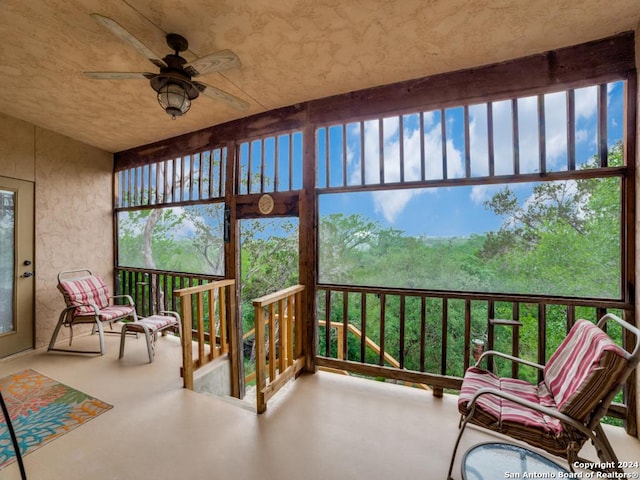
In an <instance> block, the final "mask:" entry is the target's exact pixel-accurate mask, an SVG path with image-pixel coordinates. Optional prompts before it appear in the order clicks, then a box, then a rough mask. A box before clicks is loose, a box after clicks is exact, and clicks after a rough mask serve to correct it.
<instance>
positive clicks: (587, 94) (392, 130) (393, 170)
mask: <svg viewBox="0 0 640 480" xmlns="http://www.w3.org/2000/svg"><path fill="white" fill-rule="evenodd" d="M623 94H624V86H623V83H622V82H617V83H612V84H609V86H608V116H607V118H608V120H607V133H608V143H609V145H613V144H614V143H615V142H616V141H618V140H619V139H621V138H622V132H623ZM537 103H538V100H537V97H527V98H520V99H518V124H519V132H520V135H519V142H520V149H519V152H520V172H521V173H533V172H536V171H538V159H539V152H538V116H537V108H538V105H537ZM544 108H545V136H546V159H547V170H549V171H561V170H566V169H567V134H566V124H567V114H566V100H565V94H564V92H560V93H557V94H547V95H545V101H544ZM575 115H576V129H575V136H576V164H577V165H578V166H579V165H581V164H583V163H585V162H587V161H589V160H591V158H592V157H593V156H594V155H595V153H596V151H597V130H596V118H597V88H596V87H588V88H582V89H577V90H576V91H575ZM511 116H512V111H511V104H510V102H495V103H494V104H493V124H494V152H495V173H496V174H510V173H513V148H512V138H511V135H512V120H511ZM486 119H487V106H486V104H482V105H473V106H470V107H469V120H470V127H469V143H470V158H471V174H472V176H482V175H486V174H488V168H489V167H488V135H487V120H486ZM418 122H419V117H418V115H409V116H405V117H403V132H404V134H403V135H402V137H403V149H404V158H405V168H404V175H405V179H406V180H411V179H415V180H417V179H419V178H420V169H421V165H420V162H421V155H420V153H421V152H420V149H421V142H420V140H421V139H420V134H419V129H418V126H419V124H418ZM445 122H446V129H447V145H446V152H447V176H448V177H449V178H455V177H463V176H464V158H465V151H464V122H463V110H462V108H455V109H448V110H446V111H445ZM324 135H325V133H324V132H323V131H321V133H320V140H319V157H320V161H319V163H320V173H319V180H318V186H319V187H326V186H327V180H326V175H325V171H326V170H325V169H326V162H325V160H324V158H325V155H327V156H328V158H329V163H330V178H329V185H330V186H339V185H342V184H343V182H344V181H345V179H344V172H343V169H342V163H341V159H342V155H343V152H344V151H345V147H346V155H347V159H348V164H347V165H348V168H347V172H346V174H347V178H346V183H347V185H357V184H360V182H361V167H362V163H361V162H362V161H363V158H364V163H365V183H366V184H378V183H380V152H379V151H380V148H379V143H380V140H379V123H378V121H371V122H365V124H364V135H361V132H360V125H359V124H350V125H347V128H346V138H347V142H346V146H345V145H343V140H342V137H343V131H342V128H341V127H331V128H329V129H327V130H326V136H327V137H328V141H327V140H325V138H324ZM361 136H363V137H364V139H362V138H361ZM441 138H442V136H441V115H440V112H425V115H424V139H423V142H424V152H425V158H426V161H425V170H426V177H427V178H428V179H430V178H433V179H437V178H442V140H441ZM383 141H384V147H383V148H384V155H383V156H384V172H385V180H386V181H387V182H395V181H399V180H400V166H399V161H398V158H399V156H400V153H399V152H400V125H399V120H398V117H393V118H389V119H385V120H384V122H383ZM327 144H328V148H329V152H328V153H327V152H326V147H327ZM362 145H364V148H362ZM363 153H364V155H363ZM502 187H503V186H502V185H493V186H476V187H449V188H432V189H411V190H399V191H378V192H359V193H351V194H344V193H341V194H323V195H321V196H320V215H321V216H322V215H328V214H331V213H344V214H349V213H358V214H360V215H362V216H364V217H367V218H369V219H372V220H375V221H377V222H379V223H380V224H382V225H384V226H388V227H394V228H397V229H399V230H402V231H404V232H406V234H408V235H425V236H466V235H470V234H472V233H484V232H487V231H492V230H496V229H497V228H499V226H500V224H501V223H502V219H501V218H497V217H495V216H494V215H493V214H492V213H491V212H489V211H488V210H486V209H485V207H484V206H483V202H484V201H486V200H488V199H490V198H491V196H492V195H493V194H495V193H496V192H497V191H498V190H500V189H501V188H502ZM510 188H511V189H512V190H514V191H515V193H516V195H518V197H519V198H520V199H521V200H522V201H526V199H527V197H528V196H529V195H530V194H531V189H532V184H515V185H514V184H512V185H511V186H510Z"/></svg>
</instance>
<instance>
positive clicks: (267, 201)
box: [258, 193, 274, 215]
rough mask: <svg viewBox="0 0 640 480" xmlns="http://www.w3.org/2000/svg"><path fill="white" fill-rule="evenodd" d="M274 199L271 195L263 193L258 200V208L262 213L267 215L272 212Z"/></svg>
mask: <svg viewBox="0 0 640 480" xmlns="http://www.w3.org/2000/svg"><path fill="white" fill-rule="evenodd" d="M273 206H274V201H273V197H272V196H271V195H269V194H266V193H265V194H264V195H262V196H261V197H260V200H258V210H260V213H261V214H263V215H268V214H270V213H271V212H273Z"/></svg>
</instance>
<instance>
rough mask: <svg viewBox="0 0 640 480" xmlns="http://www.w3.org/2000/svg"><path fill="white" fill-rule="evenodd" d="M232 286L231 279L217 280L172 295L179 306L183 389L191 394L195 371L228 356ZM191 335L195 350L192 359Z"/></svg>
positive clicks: (233, 312)
mask: <svg viewBox="0 0 640 480" xmlns="http://www.w3.org/2000/svg"><path fill="white" fill-rule="evenodd" d="M235 284H236V282H235V280H234V279H227V280H218V281H216V282H212V283H208V284H205V285H198V286H194V287H188V288H184V289H179V290H174V292H173V294H174V296H175V297H176V298H178V299H180V305H181V309H180V313H181V316H182V339H181V343H182V371H181V373H182V377H183V384H184V387H185V388H188V389H190V390H193V375H194V372H195V371H196V370H198V369H199V368H201V367H203V366H204V365H206V364H207V363H209V362H211V361H213V360H215V359H216V358H218V357H219V356H221V355H223V354H226V353H228V352H229V335H228V334H229V319H230V318H233V317H234V315H235V308H236V306H235V298H236V295H235ZM216 326H217V328H216ZM194 332H195V341H196V346H197V357H196V358H195V359H194V356H193V343H194Z"/></svg>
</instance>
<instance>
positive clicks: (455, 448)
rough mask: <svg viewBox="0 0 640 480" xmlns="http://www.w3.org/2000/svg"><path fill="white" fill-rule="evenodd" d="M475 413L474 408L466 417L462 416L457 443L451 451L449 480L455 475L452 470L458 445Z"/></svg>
mask: <svg viewBox="0 0 640 480" xmlns="http://www.w3.org/2000/svg"><path fill="white" fill-rule="evenodd" d="M472 415H473V409H472V410H471V412H469V413H468V414H467V416H466V417H464V420H463V416H462V415H461V416H460V420H461V424H460V425H459V427H458V428H459V432H458V438H456V444H455V445H454V447H453V453H451V462H449V473H447V480H453V477H452V476H451V472H452V471H453V462H454V461H455V459H456V453H457V451H458V447H459V446H460V440H461V439H462V434H463V433H464V429H465V428H466V427H467V423H469V420H470V419H471V416H472Z"/></svg>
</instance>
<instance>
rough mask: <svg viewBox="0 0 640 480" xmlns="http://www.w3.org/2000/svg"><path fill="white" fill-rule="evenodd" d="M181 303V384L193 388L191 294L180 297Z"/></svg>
mask: <svg viewBox="0 0 640 480" xmlns="http://www.w3.org/2000/svg"><path fill="white" fill-rule="evenodd" d="M180 303H181V304H182V337H181V339H180V340H181V341H182V384H183V386H184V388H188V389H189V390H193V339H192V333H191V330H192V329H193V320H192V319H191V296H190V295H189V296H186V297H182V298H181V302H180Z"/></svg>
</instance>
